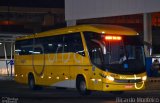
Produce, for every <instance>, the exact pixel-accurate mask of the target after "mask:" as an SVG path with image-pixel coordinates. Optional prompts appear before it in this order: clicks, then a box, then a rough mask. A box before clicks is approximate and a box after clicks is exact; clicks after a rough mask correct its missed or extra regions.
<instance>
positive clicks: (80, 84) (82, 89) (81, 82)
mask: <svg viewBox="0 0 160 103" xmlns="http://www.w3.org/2000/svg"><path fill="white" fill-rule="evenodd" d="M76 88H77V90H78V92H79V93H80V94H81V95H90V94H91V91H90V90H87V86H86V82H85V79H84V78H83V77H78V78H77V82H76Z"/></svg>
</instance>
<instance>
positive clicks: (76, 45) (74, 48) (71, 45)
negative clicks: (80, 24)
mask: <svg viewBox="0 0 160 103" xmlns="http://www.w3.org/2000/svg"><path fill="white" fill-rule="evenodd" d="M64 52H73V53H78V54H80V55H82V56H85V53H84V48H83V44H82V39H81V35H80V33H72V34H68V35H65V37H64Z"/></svg>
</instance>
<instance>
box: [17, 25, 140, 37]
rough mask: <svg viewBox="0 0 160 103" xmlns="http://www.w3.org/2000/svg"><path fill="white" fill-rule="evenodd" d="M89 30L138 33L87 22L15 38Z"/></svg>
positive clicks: (118, 33) (109, 32) (123, 33)
mask: <svg viewBox="0 0 160 103" xmlns="http://www.w3.org/2000/svg"><path fill="white" fill-rule="evenodd" d="M82 31H91V32H97V33H104V34H109V35H138V33H137V32H136V31H135V30H133V29H131V28H127V27H123V26H117V25H103V24H88V25H77V26H71V27H65V28H61V29H54V30H49V31H45V32H41V33H37V34H32V35H28V36H23V37H19V38H17V39H16V40H24V39H31V38H38V37H46V36H53V35H60V34H68V33H74V32H82Z"/></svg>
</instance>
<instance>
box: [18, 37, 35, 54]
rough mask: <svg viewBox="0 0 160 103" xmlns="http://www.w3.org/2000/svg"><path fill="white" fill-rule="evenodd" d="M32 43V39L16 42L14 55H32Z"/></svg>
mask: <svg viewBox="0 0 160 103" xmlns="http://www.w3.org/2000/svg"><path fill="white" fill-rule="evenodd" d="M32 43H33V40H32V39H29V40H20V41H16V46H15V53H16V54H18V55H30V54H32V51H33V49H32V46H33V45H32Z"/></svg>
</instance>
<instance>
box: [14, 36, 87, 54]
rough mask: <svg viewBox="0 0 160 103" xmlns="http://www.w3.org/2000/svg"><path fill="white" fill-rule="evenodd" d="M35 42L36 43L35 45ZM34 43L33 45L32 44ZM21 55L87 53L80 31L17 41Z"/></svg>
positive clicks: (17, 47)
mask: <svg viewBox="0 0 160 103" xmlns="http://www.w3.org/2000/svg"><path fill="white" fill-rule="evenodd" d="M33 44H34V45H33ZM32 45H33V46H32ZM16 52H17V53H18V54H19V55H28V54H49V53H68V52H74V53H78V54H80V55H82V56H84V55H85V53H84V49H83V43H82V39H81V35H80V33H70V34H65V35H55V36H49V37H41V38H35V39H34V40H23V41H17V42H16Z"/></svg>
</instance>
